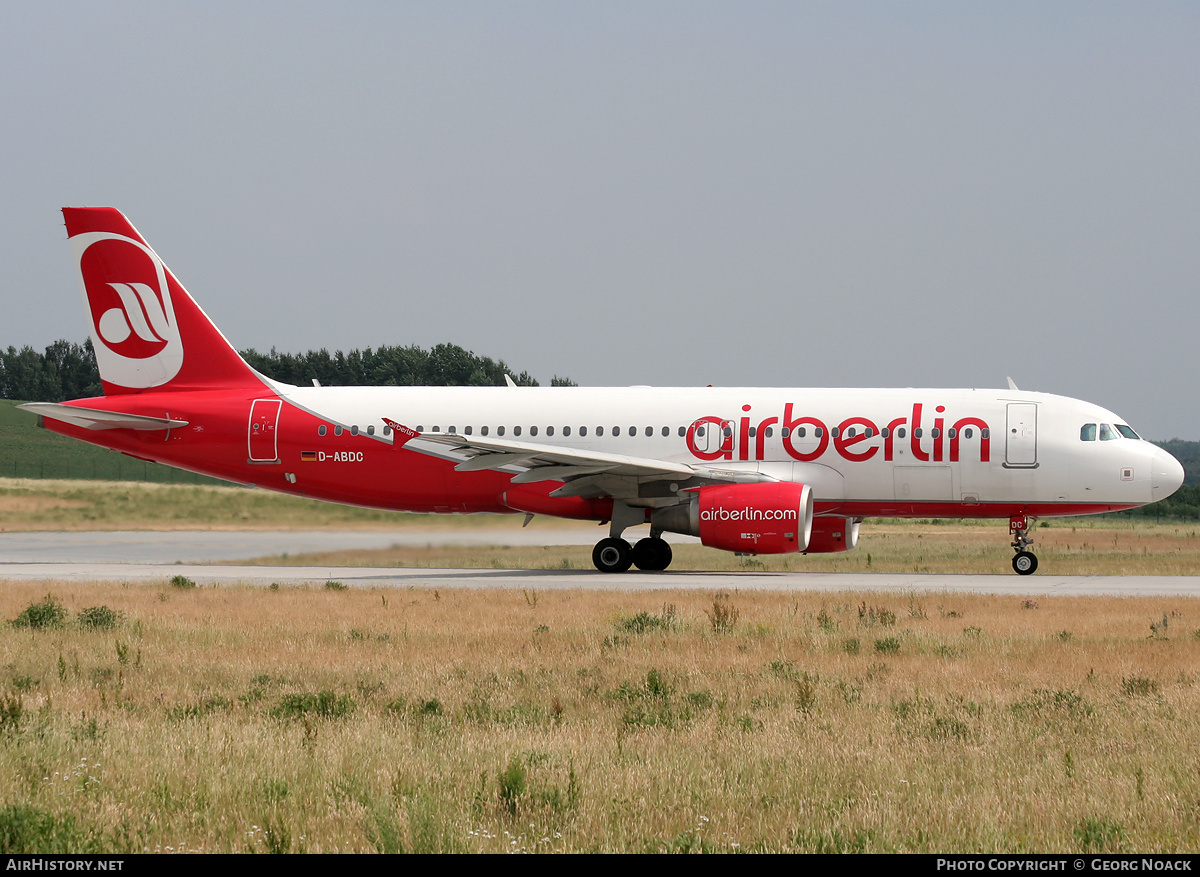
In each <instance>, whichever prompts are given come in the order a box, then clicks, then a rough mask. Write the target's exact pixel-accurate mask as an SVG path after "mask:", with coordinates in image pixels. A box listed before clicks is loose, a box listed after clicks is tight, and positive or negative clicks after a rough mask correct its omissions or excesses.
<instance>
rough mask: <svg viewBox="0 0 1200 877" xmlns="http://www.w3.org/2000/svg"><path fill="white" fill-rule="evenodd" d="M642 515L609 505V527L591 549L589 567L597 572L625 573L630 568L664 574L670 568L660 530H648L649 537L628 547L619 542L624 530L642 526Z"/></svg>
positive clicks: (636, 510) (641, 511)
mask: <svg viewBox="0 0 1200 877" xmlns="http://www.w3.org/2000/svg"><path fill="white" fill-rule="evenodd" d="M645 520H646V512H645V510H644V509H640V508H630V507H629V506H627V505H625V504H624V503H620V502H617V503H613V516H612V521H611V523H610V525H609V530H608V533H609V536H608V538H607V539H601V540H600V541H599V542H597V543H596V547H595V548H593V549H592V563H593V564H595V566H596V569H598V570H600V572H625V570H627V569H629V567H631V566H636V567H637V568H638V569H643V570H647V571H658V570H664V569H666V568H667V567H668V566H670V565H671V546H670V545H668V544H667V543H666V540H664V539H663V538H662V530H659V529H658V528H657V527H651V528H650V536H649V537H648V538H646V539H639V540H638V541H637V544H636V545H630V544H629V543H628V542H626V541H625V540H624V539H622V538H621V534H622V533H624V532H625V528H626V527H630V526H633V525H634V524H641V523H644V522H645Z"/></svg>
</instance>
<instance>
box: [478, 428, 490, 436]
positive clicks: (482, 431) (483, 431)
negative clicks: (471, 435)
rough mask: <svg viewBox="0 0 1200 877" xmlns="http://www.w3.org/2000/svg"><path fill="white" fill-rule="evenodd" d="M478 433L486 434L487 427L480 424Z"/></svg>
mask: <svg viewBox="0 0 1200 877" xmlns="http://www.w3.org/2000/svg"><path fill="white" fill-rule="evenodd" d="M479 434H480V435H487V434H488V428H487V427H486V426H481V427H479Z"/></svg>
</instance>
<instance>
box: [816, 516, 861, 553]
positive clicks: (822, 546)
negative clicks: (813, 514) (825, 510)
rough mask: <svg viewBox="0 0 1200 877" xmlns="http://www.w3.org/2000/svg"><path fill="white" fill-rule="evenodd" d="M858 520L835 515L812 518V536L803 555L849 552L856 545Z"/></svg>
mask: <svg viewBox="0 0 1200 877" xmlns="http://www.w3.org/2000/svg"><path fill="white" fill-rule="evenodd" d="M860 523H861V521H860V519H858V518H843V517H840V516H837V515H830V516H825V517H819V518H813V523H812V535H811V536H809V537H808V548H806V549H805V550H804V553H805V554H825V553H827V552H831V551H849V550H850V549H851V548H853V547H854V546H855V545H857V544H858V526H859V524H860Z"/></svg>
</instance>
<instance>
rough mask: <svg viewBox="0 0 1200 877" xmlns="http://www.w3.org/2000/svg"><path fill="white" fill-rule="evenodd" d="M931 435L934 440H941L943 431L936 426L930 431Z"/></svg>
mask: <svg viewBox="0 0 1200 877" xmlns="http://www.w3.org/2000/svg"><path fill="white" fill-rule="evenodd" d="M929 434H930V435H931V436H933V437H934V438H940V437H941V435H942V431H941V430H940V429H938V428H937V427H936V426H935V427H934V428H933V429H931V430H929Z"/></svg>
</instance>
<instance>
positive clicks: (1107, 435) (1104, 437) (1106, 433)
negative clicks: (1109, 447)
mask: <svg viewBox="0 0 1200 877" xmlns="http://www.w3.org/2000/svg"><path fill="white" fill-rule="evenodd" d="M1120 437H1121V434H1120V433H1119V432H1117V431H1116V430H1115V429H1113V428H1112V424H1110V423H1102V424H1100V441H1102V442H1111V441H1112V440H1113V439H1119V438H1120Z"/></svg>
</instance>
